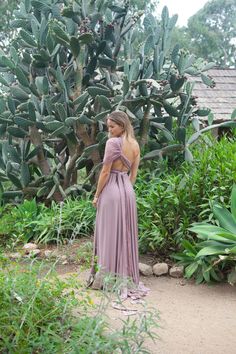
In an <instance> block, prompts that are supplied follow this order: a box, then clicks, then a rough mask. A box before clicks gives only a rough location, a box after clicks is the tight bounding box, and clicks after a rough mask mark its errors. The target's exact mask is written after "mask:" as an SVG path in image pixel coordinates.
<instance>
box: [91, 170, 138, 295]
mask: <svg viewBox="0 0 236 354" xmlns="http://www.w3.org/2000/svg"><path fill="white" fill-rule="evenodd" d="M94 256H95V258H96V263H97V268H98V271H97V273H100V274H101V273H102V274H103V275H104V274H107V273H109V274H112V275H115V276H117V275H118V276H120V277H122V278H131V280H132V281H133V283H134V284H136V285H138V284H139V267H138V228H137V207H136V198H135V193H134V190H133V186H132V183H131V182H130V179H129V176H128V174H127V173H126V172H122V171H117V170H111V173H110V176H109V179H108V181H107V183H106V185H105V187H104V188H103V190H102V192H101V194H100V196H99V200H98V205H97V215H96V224H95V239H94ZM92 273H93V274H95V273H96V271H95V267H94V266H93V268H92ZM102 281H103V279H102V277H100V284H98V285H99V287H101V288H102Z"/></svg>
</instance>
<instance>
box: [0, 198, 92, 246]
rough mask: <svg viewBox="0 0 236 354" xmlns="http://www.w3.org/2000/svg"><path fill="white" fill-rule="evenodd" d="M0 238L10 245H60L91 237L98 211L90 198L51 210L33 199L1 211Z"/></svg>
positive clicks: (68, 202) (71, 200) (64, 203)
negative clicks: (30, 242) (33, 242)
mask: <svg viewBox="0 0 236 354" xmlns="http://www.w3.org/2000/svg"><path fill="white" fill-rule="evenodd" d="M1 213H2V218H1V219H0V235H1V236H2V238H3V236H4V241H6V242H8V243H9V244H11V245H13V246H14V245H15V244H16V243H19V242H28V241H29V240H32V239H33V240H34V241H36V242H38V243H47V242H53V241H54V242H58V243H61V242H63V241H64V240H65V241H66V240H68V239H74V238H76V237H78V236H81V235H86V236H88V235H90V234H91V233H92V230H93V224H94V219H95V209H94V208H93V207H92V204H91V201H90V200H89V199H79V200H77V199H70V198H68V199H66V200H65V201H64V202H63V203H61V204H56V203H55V202H53V203H52V204H51V207H50V208H49V207H46V206H45V205H44V204H37V203H36V201H35V200H34V199H33V200H31V201H28V200H26V201H24V202H23V203H22V204H20V205H18V206H10V205H7V206H5V207H4V208H2V211H1Z"/></svg>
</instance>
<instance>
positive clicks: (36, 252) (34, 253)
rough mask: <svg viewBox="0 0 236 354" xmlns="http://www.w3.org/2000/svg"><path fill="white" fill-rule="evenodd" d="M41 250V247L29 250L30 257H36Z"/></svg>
mask: <svg viewBox="0 0 236 354" xmlns="http://www.w3.org/2000/svg"><path fill="white" fill-rule="evenodd" d="M40 252H41V251H40V250H39V249H35V250H31V251H30V252H29V257H36V256H38V255H39V254H40Z"/></svg>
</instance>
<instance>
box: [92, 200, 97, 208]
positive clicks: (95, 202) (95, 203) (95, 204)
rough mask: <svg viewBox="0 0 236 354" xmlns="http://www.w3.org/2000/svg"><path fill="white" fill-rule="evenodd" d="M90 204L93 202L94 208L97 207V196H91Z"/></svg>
mask: <svg viewBox="0 0 236 354" xmlns="http://www.w3.org/2000/svg"><path fill="white" fill-rule="evenodd" d="M92 204H93V206H94V208H97V204H98V197H94V198H93V201H92Z"/></svg>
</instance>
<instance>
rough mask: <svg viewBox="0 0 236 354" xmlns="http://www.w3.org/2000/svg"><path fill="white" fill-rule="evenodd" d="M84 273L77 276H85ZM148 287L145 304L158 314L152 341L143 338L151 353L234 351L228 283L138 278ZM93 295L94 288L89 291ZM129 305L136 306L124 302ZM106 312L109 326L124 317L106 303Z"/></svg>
mask: <svg viewBox="0 0 236 354" xmlns="http://www.w3.org/2000/svg"><path fill="white" fill-rule="evenodd" d="M86 276H87V272H83V274H81V275H80V277H82V278H85V277H86ZM141 280H142V281H143V283H144V284H145V285H146V286H147V287H149V288H150V293H149V294H148V296H147V297H146V298H145V301H146V304H147V307H152V308H155V309H156V310H158V311H159V313H160V320H159V324H160V327H161V328H158V329H157V330H156V333H157V334H158V336H159V337H160V338H159V339H158V340H157V341H156V343H153V342H152V341H150V340H147V342H146V347H147V349H149V351H150V352H151V353H154V354H156V353H160V354H235V353H236V334H235V332H236V315H235V314H236V287H231V286H230V285H228V284H216V285H211V286H209V285H205V284H204V285H195V284H194V283H193V282H186V281H185V280H183V279H173V278H170V277H148V278H147V277H142V279H141ZM91 292H92V295H94V297H96V294H97V293H98V292H97V291H92V290H91ZM126 306H127V307H129V308H132V306H133V308H135V306H136V308H137V305H132V304H130V302H129V300H128V301H127V302H126ZM107 314H108V316H109V318H110V320H109V322H110V325H111V326H112V327H113V328H119V326H120V325H121V322H122V320H124V319H126V318H127V316H125V315H124V314H123V313H122V312H121V311H119V310H115V309H113V308H112V307H111V306H109V308H108V310H107Z"/></svg>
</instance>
